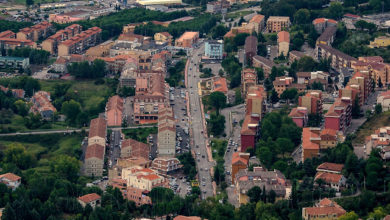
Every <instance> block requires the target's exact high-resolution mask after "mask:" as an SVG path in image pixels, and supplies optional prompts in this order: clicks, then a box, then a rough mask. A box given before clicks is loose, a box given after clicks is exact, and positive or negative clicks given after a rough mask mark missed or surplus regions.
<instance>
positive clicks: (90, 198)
mask: <svg viewBox="0 0 390 220" xmlns="http://www.w3.org/2000/svg"><path fill="white" fill-rule="evenodd" d="M100 198H101V197H100V196H99V195H98V194H96V193H90V194H87V195H83V196H80V197H79V198H78V200H80V201H82V202H84V203H90V202H92V201H95V200H98V199H100Z"/></svg>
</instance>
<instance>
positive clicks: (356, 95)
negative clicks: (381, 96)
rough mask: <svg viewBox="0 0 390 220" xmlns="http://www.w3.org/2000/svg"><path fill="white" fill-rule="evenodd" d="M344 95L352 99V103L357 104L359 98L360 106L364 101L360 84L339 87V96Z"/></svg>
mask: <svg viewBox="0 0 390 220" xmlns="http://www.w3.org/2000/svg"><path fill="white" fill-rule="evenodd" d="M343 97H345V98H348V99H351V102H352V105H354V104H355V100H356V99H359V100H358V101H359V106H362V105H363V102H364V100H363V98H362V97H361V94H360V86H359V85H347V86H346V87H344V88H342V89H339V98H343Z"/></svg>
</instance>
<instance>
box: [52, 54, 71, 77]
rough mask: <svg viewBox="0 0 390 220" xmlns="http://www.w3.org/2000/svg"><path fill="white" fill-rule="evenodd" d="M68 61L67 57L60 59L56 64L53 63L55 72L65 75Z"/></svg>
mask: <svg viewBox="0 0 390 220" xmlns="http://www.w3.org/2000/svg"><path fill="white" fill-rule="evenodd" d="M68 62H69V61H68V59H66V58H65V57H58V58H57V60H56V62H54V63H53V69H54V71H56V72H58V73H64V72H66V71H67V65H68Z"/></svg>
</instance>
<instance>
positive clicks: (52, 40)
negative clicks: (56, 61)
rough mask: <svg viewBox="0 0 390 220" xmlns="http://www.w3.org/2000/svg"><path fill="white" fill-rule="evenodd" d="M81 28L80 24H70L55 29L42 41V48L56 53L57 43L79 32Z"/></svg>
mask: <svg viewBox="0 0 390 220" xmlns="http://www.w3.org/2000/svg"><path fill="white" fill-rule="evenodd" d="M81 30H82V27H81V26H80V25H78V24H72V25H70V26H68V27H66V28H65V29H63V30H60V31H57V33H55V34H54V35H51V36H50V37H48V38H47V39H46V40H44V41H43V42H42V49H43V50H46V51H48V52H50V53H51V54H56V53H57V47H58V44H60V43H61V42H62V41H65V40H68V39H69V38H71V37H73V36H75V35H77V34H79V33H80V32H81Z"/></svg>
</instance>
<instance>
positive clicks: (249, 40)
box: [244, 35, 257, 63]
mask: <svg viewBox="0 0 390 220" xmlns="http://www.w3.org/2000/svg"><path fill="white" fill-rule="evenodd" d="M244 50H245V60H244V62H245V63H247V62H250V61H252V57H254V56H256V55H257V37H256V36H253V35H251V36H248V37H246V39H245V45H244Z"/></svg>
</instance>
